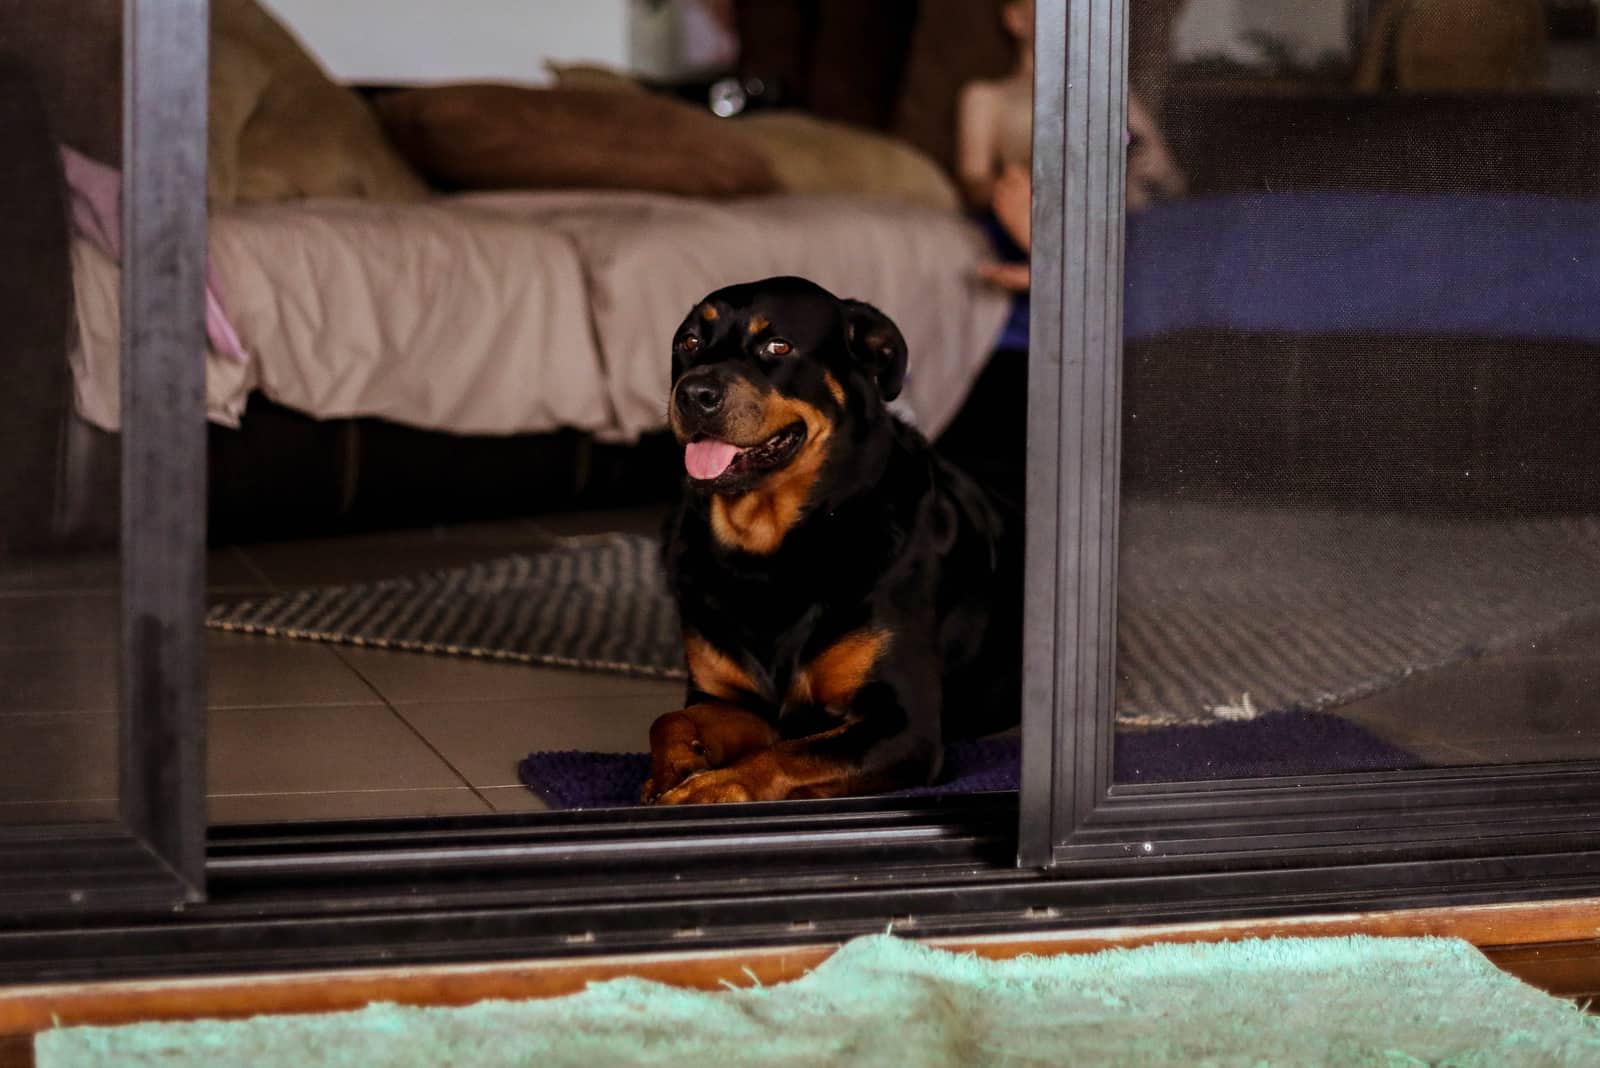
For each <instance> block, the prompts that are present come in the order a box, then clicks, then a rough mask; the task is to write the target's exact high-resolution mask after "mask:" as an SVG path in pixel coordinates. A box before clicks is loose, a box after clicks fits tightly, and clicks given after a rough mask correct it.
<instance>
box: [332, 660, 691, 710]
mask: <svg viewBox="0 0 1600 1068" xmlns="http://www.w3.org/2000/svg"><path fill="white" fill-rule="evenodd" d="M339 656H340V657H341V658H343V659H344V661H345V662H346V663H348V664H349V665H350V666H351V667H353V668H355V669H356V670H357V671H358V672H360V673H361V675H362V677H363V678H365V679H366V680H367V681H368V682H369V683H371V684H372V686H373V687H374V688H376V689H377V691H378V692H379V693H380V694H382V695H383V697H384V699H385V700H387V701H389V702H391V703H393V704H409V703H412V702H416V701H493V700H510V699H513V698H515V699H518V700H541V699H544V698H552V697H644V698H651V699H655V700H662V701H666V702H669V703H670V702H673V701H677V702H682V700H683V695H684V684H683V683H682V682H669V681H663V680H658V679H640V678H634V677H632V676H628V675H614V674H607V673H602V672H593V671H569V670H566V669H563V668H540V667H531V666H529V665H527V664H519V663H508V662H497V661H491V660H476V659H473V658H471V657H463V656H435V655H432V654H428V653H405V652H392V651H389V650H384V649H357V648H353V647H349V646H342V647H340V648H339Z"/></svg>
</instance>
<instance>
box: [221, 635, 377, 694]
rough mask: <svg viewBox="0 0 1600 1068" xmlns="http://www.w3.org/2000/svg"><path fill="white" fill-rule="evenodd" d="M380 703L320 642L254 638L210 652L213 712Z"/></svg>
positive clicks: (223, 644) (360, 680) (369, 689)
mask: <svg viewBox="0 0 1600 1068" xmlns="http://www.w3.org/2000/svg"><path fill="white" fill-rule="evenodd" d="M378 700H379V698H378V695H377V694H376V693H375V692H374V691H373V689H372V687H370V686H368V685H367V684H366V682H365V681H363V680H362V678H361V676H360V675H358V674H356V672H354V671H352V670H351V669H350V667H349V666H348V665H346V664H345V662H344V661H343V660H341V659H339V657H338V656H336V655H335V654H334V651H333V649H332V648H331V647H330V646H328V645H326V644H324V643H321V642H306V641H295V640H293V639H288V638H264V637H258V636H251V637H249V638H248V639H247V640H245V641H242V642H238V643H234V642H219V643H216V644H213V645H210V646H209V674H208V682H207V695H206V703H207V704H208V705H210V706H211V707H212V708H227V707H234V706H241V705H339V704H368V703H372V702H376V701H378Z"/></svg>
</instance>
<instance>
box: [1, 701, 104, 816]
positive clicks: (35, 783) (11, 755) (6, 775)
mask: <svg viewBox="0 0 1600 1068" xmlns="http://www.w3.org/2000/svg"><path fill="white" fill-rule="evenodd" d="M116 796H117V717H116V716H115V715H114V714H110V713H48V714H21V715H8V716H0V804H14V803H17V802H33V803H38V802H59V801H85V800H105V799H107V798H115V797H116Z"/></svg>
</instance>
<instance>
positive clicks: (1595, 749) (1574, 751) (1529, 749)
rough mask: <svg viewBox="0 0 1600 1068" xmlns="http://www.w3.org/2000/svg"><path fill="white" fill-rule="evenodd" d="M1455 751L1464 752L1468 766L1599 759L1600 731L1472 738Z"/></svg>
mask: <svg viewBox="0 0 1600 1068" xmlns="http://www.w3.org/2000/svg"><path fill="white" fill-rule="evenodd" d="M1457 748H1459V749H1462V750H1465V751H1466V752H1467V753H1468V754H1469V757H1468V759H1466V760H1464V761H1460V762H1461V763H1467V764H1542V763H1546V762H1556V763H1559V762H1561V761H1564V760H1600V731H1592V730H1591V731H1586V732H1583V733H1581V734H1566V735H1559V736H1548V737H1537V736H1532V735H1525V734H1524V735H1512V736H1509V737H1505V738H1474V739H1472V740H1471V741H1469V742H1466V743H1464V744H1462V745H1459V746H1458V747H1457Z"/></svg>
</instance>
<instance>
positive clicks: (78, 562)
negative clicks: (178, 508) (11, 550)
mask: <svg viewBox="0 0 1600 1068" xmlns="http://www.w3.org/2000/svg"><path fill="white" fill-rule="evenodd" d="M121 587H122V563H121V559H120V558H119V556H118V553H117V552H116V551H115V550H101V551H95V552H81V553H53V554H50V555H46V556H31V557H9V558H3V559H0V597H3V596H6V595H8V594H13V593H88V592H97V593H116V592H117V591H118V590H120V589H121ZM206 588H207V589H209V590H251V589H266V588H267V581H266V579H265V577H264V576H263V575H262V574H261V572H259V571H257V570H256V569H255V568H253V567H251V566H250V563H249V562H248V561H247V560H246V559H245V558H244V557H243V556H242V555H241V554H240V552H239V550H237V549H234V548H221V549H213V550H211V551H210V552H208V553H207V554H206Z"/></svg>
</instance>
